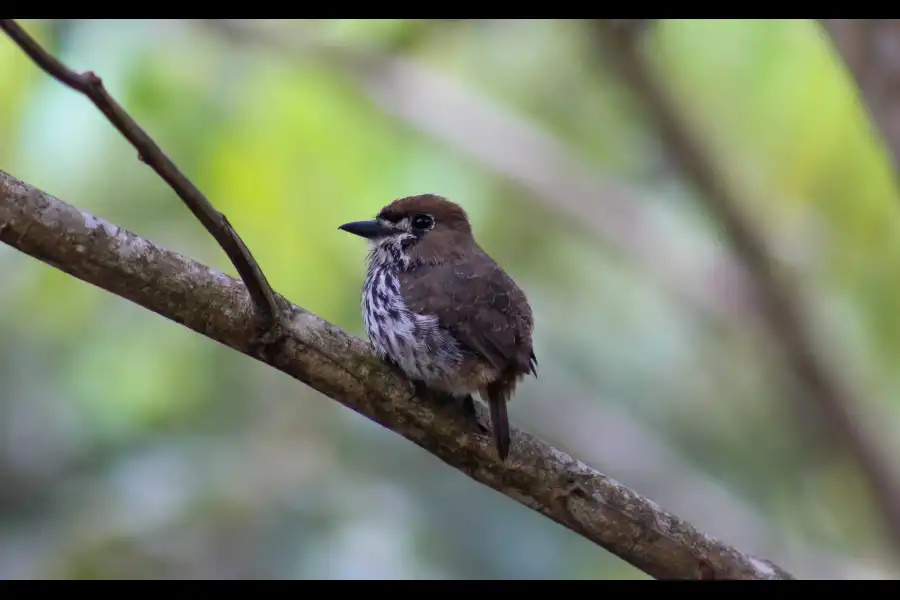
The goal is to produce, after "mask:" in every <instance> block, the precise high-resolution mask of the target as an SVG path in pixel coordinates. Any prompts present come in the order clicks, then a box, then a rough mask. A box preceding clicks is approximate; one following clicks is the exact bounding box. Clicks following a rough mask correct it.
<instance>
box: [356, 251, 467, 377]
mask: <svg viewBox="0 0 900 600" xmlns="http://www.w3.org/2000/svg"><path fill="white" fill-rule="evenodd" d="M382 264H383V263H382ZM362 313H363V320H364V322H365V326H366V334H367V335H368V337H369V340H370V341H371V342H372V345H373V346H374V347H375V351H376V352H377V353H378V354H379V355H381V356H383V357H388V358H390V359H391V360H393V361H394V362H395V363H397V365H398V366H399V367H400V369H401V370H402V371H403V372H404V373H406V376H407V377H409V378H410V379H416V380H420V381H424V382H426V383H427V382H429V381H437V380H440V379H443V378H445V377H446V376H447V375H449V374H450V373H451V372H453V371H454V370H455V369H456V368H457V366H458V364H459V362H460V359H461V355H460V352H459V345H458V344H457V342H456V340H455V339H453V337H452V336H450V335H449V334H448V333H447V332H446V331H445V330H444V329H442V328H441V327H440V326H439V324H438V320H437V317H434V316H429V315H421V314H416V313H413V312H412V311H410V310H409V309H408V308H407V306H406V303H405V302H404V301H403V297H402V296H401V295H400V279H399V272H398V271H397V270H396V269H395V268H392V267H386V266H381V265H378V264H377V261H376V263H375V264H373V265H372V267H371V268H370V269H369V273H368V276H367V277H366V282H365V285H364V286H363V294H362Z"/></svg>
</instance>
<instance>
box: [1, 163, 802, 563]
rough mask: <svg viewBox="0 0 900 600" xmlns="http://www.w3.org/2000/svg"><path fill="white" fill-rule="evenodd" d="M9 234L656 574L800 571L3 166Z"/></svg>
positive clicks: (21, 246)
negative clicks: (277, 336) (417, 385)
mask: <svg viewBox="0 0 900 600" xmlns="http://www.w3.org/2000/svg"><path fill="white" fill-rule="evenodd" d="M0 242H3V243H6V244H8V245H10V246H12V247H13V248H16V249H18V250H20V251H22V252H24V253H26V254H29V255H30V256H33V257H34V258H37V259H38V260H40V261H42V262H45V263H47V264H49V265H51V266H54V267H56V268H57V269H60V270H62V271H65V272H66V273H69V274H70V275H73V276H74V277H77V278H79V279H81V280H83V281H86V282H88V283H91V284H93V285H95V286H97V287H100V288H102V289H105V290H107V291H109V292H111V293H113V294H116V295H118V296H121V297H122V298H125V299H128V300H130V301H132V302H134V303H136V304H138V305H140V306H143V307H144V308H147V309H148V310H151V311H153V312H155V313H157V314H159V315H162V316H164V317H166V318H167V319H170V320H172V321H174V322H176V323H179V324H181V325H184V326H185V327H187V328H189V329H192V330H194V331H196V332H198V333H200V334H202V335H204V336H206V337H208V338H210V339H213V340H216V341H218V342H220V343H222V344H224V345H226V346H229V347H230V348H233V349H235V350H237V351H238V352H242V353H244V354H247V355H248V356H252V357H253V358H255V359H257V360H260V361H262V362H265V363H267V364H269V365H271V366H273V367H275V368H276V369H278V370H280V371H282V372H284V373H286V374H288V375H290V376H292V377H294V378H296V379H298V380H299V381H302V382H303V383H306V384H307V385H309V386H311V387H313V388H314V389H316V390H318V391H320V392H321V393H323V394H325V395H327V396H329V397H331V398H333V399H335V400H337V401H338V402H340V403H341V404H343V405H344V406H346V407H348V408H350V409H352V410H354V411H356V412H358V413H360V414H362V415H363V416H365V417H367V418H369V419H371V420H373V421H375V422H376V423H379V424H380V425H382V426H384V427H387V428H389V429H391V430H393V431H394V432H396V433H398V434H400V435H402V436H403V437H405V438H406V439H408V440H410V441H412V442H413V443H415V444H416V445H418V446H420V447H421V448H424V449H425V450H427V451H428V452H430V453H431V454H433V455H434V456H436V457H437V458H439V459H440V460H442V461H444V462H445V463H447V464H448V465H450V466H452V467H454V468H456V469H458V470H459V471H461V472H463V473H465V474H466V475H468V476H469V477H471V478H472V479H474V480H476V481H478V482H480V483H483V484H484V485H487V486H488V487H491V488H493V489H495V490H497V491H499V492H501V493H503V494H505V495H507V496H509V497H510V498H512V499H514V500H516V501H518V502H520V503H521V504H524V505H525V506H527V507H529V508H531V509H533V510H536V511H538V512H540V513H541V514H543V515H545V516H547V517H549V518H551V519H553V520H554V521H556V522H558V523H560V524H562V525H563V526H565V527H567V528H569V529H570V530H572V531H574V532H575V533H578V534H579V535H582V536H584V537H585V538H587V539H589V540H591V541H593V542H595V543H596V544H599V545H600V546H602V547H603V548H606V549H607V550H608V551H610V552H612V553H613V554H615V555H617V556H619V557H620V558H622V559H623V560H625V561H627V562H629V563H631V564H632V565H634V566H635V567H637V568H638V569H641V570H642V571H644V572H646V573H648V574H649V575H651V576H653V577H656V578H658V579H675V578H687V579H712V578H715V579H792V576H791V575H790V574H788V573H787V572H785V571H783V570H782V569H781V568H779V567H777V566H775V565H773V564H772V563H770V562H769V561H766V560H762V559H759V558H754V557H752V556H749V555H746V554H743V553H741V552H739V551H738V550H736V549H734V548H732V547H730V546H728V545H726V544H724V543H723V542H720V541H718V540H716V539H714V538H711V537H709V536H706V535H704V534H702V533H700V532H699V531H697V530H696V529H695V528H694V527H693V526H691V525H690V524H689V523H686V522H684V521H683V520H681V519H679V518H678V517H676V516H674V515H671V514H669V513H667V512H665V511H664V510H662V509H661V508H660V507H659V506H657V505H656V504H655V503H653V502H651V501H650V500H647V499H645V498H643V497H641V496H640V495H639V494H637V493H636V492H634V491H632V490H630V489H628V488H627V487H625V486H624V485H622V484H620V483H618V482H617V481H615V480H613V479H611V478H609V477H606V476H605V475H603V474H602V473H599V472H598V471H596V470H594V469H592V468H590V467H589V466H587V465H585V464H584V463H582V462H580V461H578V460H576V459H574V458H572V457H571V456H569V455H567V454H565V453H563V452H562V451H560V450H557V449H556V448H553V447H551V446H549V445H547V444H546V443H544V442H542V441H541V440H539V439H537V438H535V437H533V436H531V435H529V434H527V433H524V432H522V431H519V430H515V429H514V430H513V432H512V440H513V444H512V453H511V455H510V458H509V459H508V461H507V462H506V463H502V462H500V461H499V460H498V459H497V458H496V456H495V453H494V451H493V445H492V442H491V439H490V438H489V437H488V436H484V435H482V434H480V433H479V432H477V431H475V430H474V429H473V426H472V425H471V423H470V421H467V420H465V419H462V418H461V417H460V416H459V415H458V413H456V412H455V411H453V410H452V409H448V408H447V407H441V406H432V405H431V404H430V403H425V402H424V401H422V400H419V399H416V398H414V397H413V396H412V395H411V392H410V385H409V383H408V382H407V381H405V380H403V379H401V378H400V377H398V376H397V375H396V374H394V373H393V372H392V371H391V370H390V368H389V367H388V366H387V365H385V364H384V363H383V362H382V361H380V360H379V359H378V358H377V357H376V356H375V355H374V354H373V352H372V350H371V347H370V345H369V344H367V343H366V342H364V341H362V340H360V339H359V338H355V337H352V336H348V335H347V334H345V333H344V332H343V331H341V330H340V329H338V328H337V327H335V326H333V325H331V324H329V323H327V322H326V321H324V320H322V319H321V318H319V317H317V316H316V315H314V314H312V313H310V312H308V311H306V310H304V309H302V308H299V307H297V306H294V305H293V304H291V303H289V302H287V301H284V305H285V319H284V323H285V325H284V326H285V330H286V331H285V333H286V336H285V338H284V340H283V342H282V343H281V344H278V345H277V346H269V347H267V348H266V350H265V351H263V350H259V346H258V345H257V344H256V343H255V341H254V340H255V336H254V328H253V326H252V324H251V320H250V317H251V316H252V304H251V301H250V298H249V295H248V294H247V290H246V286H245V285H244V284H243V283H241V282H240V281H237V280H234V279H232V278H230V277H228V276H227V275H224V274H222V273H220V272H218V271H215V270H213V269H211V268H209V267H207V266H205V265H202V264H200V263H197V262H195V261H193V260H191V259H190V258H187V257H184V256H182V255H180V254H176V253H174V252H170V251H168V250H165V249H163V248H160V247H158V246H156V245H154V244H153V243H152V242H150V241H148V240H145V239H142V238H140V237H138V236H136V235H134V234H133V233H130V232H128V231H125V230H123V229H121V228H119V227H116V226H115V225H112V224H110V223H107V222H106V221H103V220H102V219H98V218H96V217H93V216H91V215H89V214H87V213H83V212H81V211H79V210H78V209H76V208H75V207H73V206H70V205H68V204H66V203H64V202H61V201H60V200H57V199H56V198H53V197H51V196H49V195H47V194H45V193H43V192H41V191H39V190H37V189H35V188H33V187H31V186H29V185H27V184H25V183H23V182H21V181H19V180H17V179H15V178H14V177H12V176H10V175H8V174H6V173H3V172H2V171H0Z"/></svg>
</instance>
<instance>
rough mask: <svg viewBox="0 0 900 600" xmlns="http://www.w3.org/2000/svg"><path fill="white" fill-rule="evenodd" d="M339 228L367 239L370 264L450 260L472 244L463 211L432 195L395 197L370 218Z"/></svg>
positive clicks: (407, 265)
mask: <svg viewBox="0 0 900 600" xmlns="http://www.w3.org/2000/svg"><path fill="white" fill-rule="evenodd" d="M339 229H342V230H344V231H346V232H348V233H352V234H354V235H358V236H360V237H364V238H366V239H368V240H369V242H370V243H371V244H372V251H371V252H370V254H369V261H370V265H373V266H394V267H397V268H403V269H407V268H412V267H415V265H417V264H423V263H428V264H438V263H443V262H448V261H453V260H456V259H458V258H459V257H460V256H462V255H464V253H465V252H468V251H470V250H471V249H473V247H474V243H475V240H474V239H473V237H472V228H471V227H470V226H469V218H468V216H467V215H466V211H465V210H463V209H462V207H461V206H459V205H458V204H456V203H454V202H451V201H450V200H447V199H446V198H443V197H441V196H436V195H434V194H423V195H420V196H407V197H406V198H400V199H398V200H394V201H393V202H391V203H390V204H388V205H387V206H385V207H384V208H382V209H381V211H380V212H379V213H378V215H377V216H376V217H375V218H374V219H372V220H371V221H354V222H352V223H345V224H343V225H341V226H340V227H339Z"/></svg>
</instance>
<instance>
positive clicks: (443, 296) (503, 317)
mask: <svg viewBox="0 0 900 600" xmlns="http://www.w3.org/2000/svg"><path fill="white" fill-rule="evenodd" d="M338 229H340V230H343V231H345V232H348V233H351V234H354V235H357V236H360V237H363V238H366V239H367V240H368V241H369V243H370V250H369V253H368V256H367V265H368V268H367V272H366V279H365V283H364V284H363V289H362V298H361V308H362V314H363V321H364V324H365V329H366V334H367V336H368V338H369V341H370V342H371V344H372V346H373V347H374V349H375V352H376V354H377V355H379V356H380V357H381V358H382V359H384V360H385V361H386V362H388V363H389V364H391V365H392V366H393V367H395V368H399V370H400V371H401V372H402V373H403V374H404V375H405V376H406V377H407V378H408V379H409V380H411V381H412V382H413V385H414V386H415V388H416V390H417V391H419V392H422V393H432V392H433V393H435V394H436V395H443V397H444V398H448V397H450V398H453V399H456V400H459V401H462V406H463V408H464V409H465V411H466V413H467V414H469V415H470V416H475V415H476V414H477V413H476V412H475V405H474V400H473V397H472V395H473V394H474V393H478V394H479V395H480V396H481V398H482V399H483V400H485V401H486V402H487V404H488V407H489V408H490V415H491V429H492V433H493V439H494V444H495V447H496V450H497V453H498V456H499V457H500V460H501V461H504V462H505V461H506V459H507V457H508V455H509V451H510V434H509V419H508V415H507V402H508V401H509V400H511V399H512V396H513V394H514V393H515V390H516V387H517V386H518V384H519V383H520V382H521V381H522V379H523V378H524V377H525V376H526V375H529V374H531V375H534V376H535V377H537V358H536V356H535V354H534V349H533V344H532V333H533V330H534V316H533V313H532V309H531V306H530V305H529V303H528V299H527V298H526V296H525V293H524V292H523V291H522V290H521V289H520V288H519V286H517V285H516V283H515V282H514V281H513V280H512V278H511V277H510V276H509V275H507V273H506V272H505V271H504V270H503V269H502V268H501V267H500V266H499V265H498V264H497V263H496V262H495V261H494V260H493V259H492V258H491V257H490V256H489V255H488V254H487V253H486V252H485V251H484V250H483V249H482V248H481V247H480V246H479V245H478V243H477V242H476V241H475V238H474V236H473V234H472V227H471V225H470V223H469V218H468V215H467V214H466V211H465V210H464V209H463V208H462V207H461V206H460V205H459V204H456V203H455V202H452V201H450V200H448V199H447V198H444V197H442V196H439V195H436V194H420V195H415V196H406V197H403V198H399V199H396V200H394V201H392V202H391V203H389V204H388V205H387V206H385V207H384V208H382V209H381V210H380V211H379V212H378V214H377V215H376V217H375V218H374V219H372V220H367V221H354V222H351V223H345V224H343V225H341V226H340V227H339V228H338ZM476 422H477V419H476Z"/></svg>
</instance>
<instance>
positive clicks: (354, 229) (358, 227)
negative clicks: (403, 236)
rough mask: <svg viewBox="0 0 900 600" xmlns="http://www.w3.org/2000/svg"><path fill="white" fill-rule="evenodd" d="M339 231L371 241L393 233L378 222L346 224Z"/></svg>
mask: <svg viewBox="0 0 900 600" xmlns="http://www.w3.org/2000/svg"><path fill="white" fill-rule="evenodd" d="M338 229H342V230H344V231H346V232H347V233H352V234H353V235H358V236H360V237H364V238H367V239H370V240H371V239H372V238H377V237H380V236H383V235H390V234H391V233H393V232H392V230H391V229H390V228H389V227H384V226H383V225H381V223H379V222H378V221H354V222H353V223H344V224H343V225H341V226H340V227H338Z"/></svg>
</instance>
